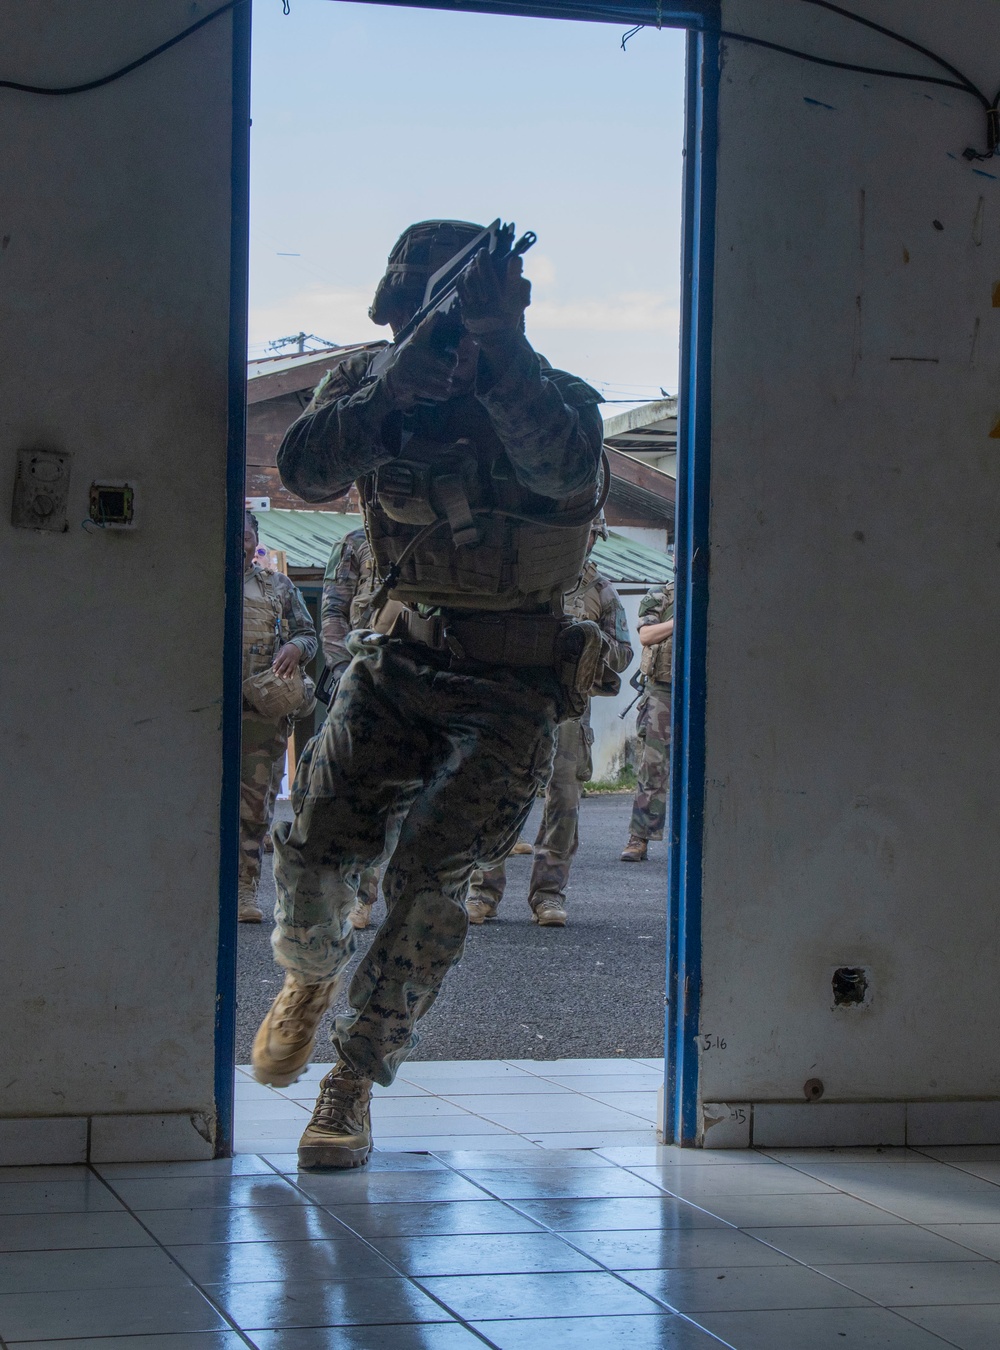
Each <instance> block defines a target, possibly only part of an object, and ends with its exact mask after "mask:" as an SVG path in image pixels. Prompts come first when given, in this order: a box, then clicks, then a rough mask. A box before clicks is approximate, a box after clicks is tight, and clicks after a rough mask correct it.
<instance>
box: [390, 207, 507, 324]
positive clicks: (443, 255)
mask: <svg viewBox="0 0 1000 1350" xmlns="http://www.w3.org/2000/svg"><path fill="white" fill-rule="evenodd" d="M482 230H483V226H482V225H473V224H472V223H471V222H470V221H468V220H421V221H419V222H418V223H417V224H416V225H410V226H409V227H408V228H407V229H405V230H404V231H403V233H402V234H401V235H400V236H399V238H398V239H397V240H396V242H395V243H394V244H393V246H392V250H391V252H390V253H389V263H388V266H387V267H386V269H385V276H384V277H383V278H382V280H381V281H380V282H379V284H378V288H377V289H376V291H375V299H374V300H373V301H372V303H371V308H370V309H369V311H368V317H369V318H370V319H371V321H372V323H377V324H387V323H388V322H389V320H390V317H391V316H393V315H395V314H399V313H400V312H402V313H403V314H405V318H404V320H403V321H404V322H406V320H408V319H409V318H410V317H411V316H412V315H413V314H415V313H416V312H417V310H418V309H419V308H420V305H421V303H422V301H423V298H424V289H425V287H426V285H427V278H428V277H430V276H432V275H433V274H434V273H435V272H436V271H437V270H438V268H439V267H442V266H443V265H444V264H445V263H446V262H447V261H448V260H449V259H450V258H453V257H454V256H455V254H456V253H457V252H458V251H459V249H461V248H464V247H465V245H466V244H469V243H471V242H472V240H473V239H475V237H476V235H477V234H481V233H482Z"/></svg>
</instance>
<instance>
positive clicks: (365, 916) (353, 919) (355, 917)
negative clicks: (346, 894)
mask: <svg viewBox="0 0 1000 1350" xmlns="http://www.w3.org/2000/svg"><path fill="white" fill-rule="evenodd" d="M347 918H348V922H349V923H350V925H351V927H352V928H367V927H368V925H369V924H370V923H371V921H372V907H371V905H369V904H366V903H365V902H364V900H355V902H354V908H353V909H352V910H351V912H350V914H348V916H347Z"/></svg>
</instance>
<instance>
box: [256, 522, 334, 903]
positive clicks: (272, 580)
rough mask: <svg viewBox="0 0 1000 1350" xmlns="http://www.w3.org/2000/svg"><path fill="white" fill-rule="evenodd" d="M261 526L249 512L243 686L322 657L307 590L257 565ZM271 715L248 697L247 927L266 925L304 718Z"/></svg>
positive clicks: (285, 673) (304, 709) (283, 674)
mask: <svg viewBox="0 0 1000 1350" xmlns="http://www.w3.org/2000/svg"><path fill="white" fill-rule="evenodd" d="M257 542H258V539H257V521H256V519H255V517H254V516H253V515H252V514H251V512H249V511H247V512H246V514H245V516H244V523H243V557H244V565H245V571H244V573H243V682H244V690H245V691H246V689H247V681H248V680H250V679H252V678H253V677H254V676H255V675H257V674H259V673H261V672H263V671H266V670H268V669H271V670H273V671H274V673H275V674H276V675H278V676H280V677H282V678H284V679H288V678H289V677H290V676H291V675H293V674H294V672H295V671H296V670H298V668H299V666H300V665H302V663H303V662H305V661H309V660H311V659H312V657H314V656H315V655H316V628H315V625H314V624H313V621H312V619H311V618H310V617H309V611H308V610H307V609H306V605H305V601H304V600H303V599H302V596H301V595H300V593H299V591H298V590H297V589H296V587H295V586H294V585H293V584H292V583H291V582H290V581H289V580H288V578H287V577H286V576H285V575H284V574H283V573H281V572H272V571H271V570H270V568H267V567H262V566H261V564H260V563H259V562H258V561H257V556H256V555H257ZM308 710H309V709H308V707H307V706H306V704H305V703H303V705H302V707H301V709H293V710H292V711H291V712H289V713H283V714H282V715H281V716H274V715H268V714H267V713H265V712H260V711H258V710H257V709H256V708H254V707H252V706H251V704H250V703H249V702H248V699H247V695H246V692H244V697H243V738H242V751H241V756H240V863H239V880H238V899H239V920H240V923H260V922H261V920H262V919H263V917H264V915H263V913H262V912H261V909H260V906H259V905H258V904H257V888H258V886H259V884H260V855H261V847H262V844H263V841H264V835H265V833H266V832H267V831H268V830H269V829H270V827H271V819H272V817H273V815H274V803H275V800H276V799H277V795H278V789H279V788H280V786H281V780H282V777H283V776H284V765H285V752H286V750H287V748H288V737H289V734H290V733H291V729H292V725H293V723H294V721H295V715H296V713H299V715H301V714H302V713H305V712H307V711H308Z"/></svg>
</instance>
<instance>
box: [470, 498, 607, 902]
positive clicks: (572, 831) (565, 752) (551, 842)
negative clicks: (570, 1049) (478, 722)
mask: <svg viewBox="0 0 1000 1350" xmlns="http://www.w3.org/2000/svg"><path fill="white" fill-rule="evenodd" d="M607 537H608V527H607V524H606V522H605V520H604V513H603V511H602V512H601V514H600V516H598V518H597V520H596V521H595V522H594V528H593V529H592V530H591V532H590V545H589V547H588V549H587V553H588V558H587V562H586V563H585V565H584V568H583V573H582V575H581V577H580V580H579V581H578V582H577V584H576V586H575V587H574V589H573V590H572V591H570V592H569V593H568V594H567V595H566V596H565V597H564V599H563V607H564V608H565V610H566V613H567V614H571V615H573V616H574V617H575V618H578V619H593V621H594V622H595V623H596V624H599V625H600V627H601V630H602V631H603V633H604V635H605V637H606V638H607V639H608V647H609V655H608V664H609V665H610V666H611V668H612V669H613V670H615V671H617V672H619V673H620V672H621V671H623V670H625V669H626V668H627V667H628V666H629V665H630V664H631V662H632V655H633V653H632V648H631V646H630V643H629V631H628V620H627V619H626V617H625V610H624V608H623V606H622V602H621V601H620V600H619V599H618V596H617V594H616V592H615V588H614V586H612V584H611V582H610V581H609V580H608V579H607V577H605V576H602V575H601V573H600V572H599V571H598V569H597V564H596V563H595V562H594V560H593V558H591V557H590V556H589V554H590V552H591V550H592V549H593V547H594V544H595V543H596V542H597V540H598V538H601V539H607ZM593 743H594V733H593V731H592V730H591V726H590V700H589V699H588V701H587V710H586V712H585V713H584V714H583V716H582V717H579V718H577V717H574V718H570V719H569V720H568V721H566V722H563V723H562V724H561V725H560V727H559V731H558V734H557V736H556V749H555V755H554V756H553V759H552V773H551V774H550V776H549V781H548V785H547V786H546V789H545V809H544V811H543V813H542V820H541V824H540V825H539V827H538V834H537V836H536V838H535V847H534V849H533V852H534V855H535V857H534V862H533V863H532V866H531V878H530V880H529V882H528V904H529V905H530V906H531V917H532V921H533V922H534V923H537V924H538V925H539V926H541V927H543V928H564V927H565V926H566V888H567V886H568V884H569V871H570V867H571V866H572V864H573V858H574V857H575V855H576V851H577V849H578V848H579V846H580V829H579V823H580V790H581V788H582V786H583V784H584V783H587V782H589V781H590V779H591V778H592V777H593V773H594V766H593V760H592V757H591V747H592V745H593ZM506 888H507V867H506V859H504V860H503V861H501V862H499V863H497V865H496V866H495V867H491V868H486V869H483V870H480V871H478V872H476V874H475V876H474V877H473V880H472V885H471V886H470V888H469V897H468V899H467V900H466V902H465V908H466V910H467V911H468V914H469V922H470V923H474V924H481V923H486V921H487V920H489V919H495V918H496V916H497V909H498V908H499V905H500V901H501V900H502V899H503V896H504V891H505V890H506Z"/></svg>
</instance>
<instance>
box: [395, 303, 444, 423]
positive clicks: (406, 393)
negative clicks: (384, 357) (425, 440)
mask: <svg viewBox="0 0 1000 1350" xmlns="http://www.w3.org/2000/svg"><path fill="white" fill-rule="evenodd" d="M460 335H461V330H459V329H457V327H456V324H455V321H454V319H451V318H449V317H448V316H447V315H443V314H429V315H428V316H427V318H426V319H424V321H423V323H421V324H418V325H417V327H416V328H415V329H414V331H413V334H412V336H411V337H409V338H407V340H406V341H405V342H404V343H402V345H401V346H400V347H399V348H398V350H397V351H396V353H395V355H394V356H393V359H392V362H391V363H390V365H389V366H388V367H387V368H386V371H385V374H384V375H383V376H382V379H383V380H384V382H385V387H386V389H387V390H388V393H389V397H390V398H391V399H392V401H393V402H394V403H395V404H396V406H397V407H398V408H412V407H414V406H415V405H416V404H418V403H445V402H447V400H448V399H449V398H451V396H452V393H453V392H454V390H453V388H452V375H453V374H454V373H455V367H456V366H457V364H458V353H457V351H456V347H457V342H458V338H459V337H460Z"/></svg>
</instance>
